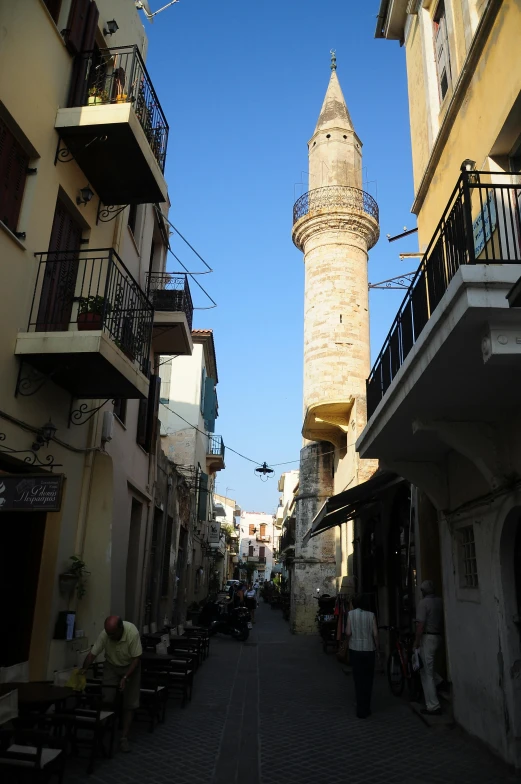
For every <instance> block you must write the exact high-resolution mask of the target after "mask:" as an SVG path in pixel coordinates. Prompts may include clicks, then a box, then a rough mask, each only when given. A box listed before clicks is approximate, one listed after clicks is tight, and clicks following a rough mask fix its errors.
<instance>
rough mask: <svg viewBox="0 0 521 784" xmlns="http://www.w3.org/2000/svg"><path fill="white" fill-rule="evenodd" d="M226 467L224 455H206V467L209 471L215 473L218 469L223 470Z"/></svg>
mask: <svg viewBox="0 0 521 784" xmlns="http://www.w3.org/2000/svg"><path fill="white" fill-rule="evenodd" d="M225 468H226V466H225V465H224V455H206V469H207V471H208V473H210V474H215V472H216V471H223V470H224V469H225Z"/></svg>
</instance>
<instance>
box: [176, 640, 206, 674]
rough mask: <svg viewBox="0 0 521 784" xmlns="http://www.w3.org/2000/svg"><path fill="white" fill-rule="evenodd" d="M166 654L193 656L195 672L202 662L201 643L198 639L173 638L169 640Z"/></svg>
mask: <svg viewBox="0 0 521 784" xmlns="http://www.w3.org/2000/svg"><path fill="white" fill-rule="evenodd" d="M168 653H172V654H175V655H178V654H182V655H186V654H191V655H193V656H194V658H195V662H194V666H195V669H196V670H197V668H198V667H199V665H200V664H201V663H202V661H203V641H202V640H201V639H200V638H199V637H175V638H173V639H171V640H170V646H169V648H168Z"/></svg>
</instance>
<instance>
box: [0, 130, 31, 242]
mask: <svg viewBox="0 0 521 784" xmlns="http://www.w3.org/2000/svg"><path fill="white" fill-rule="evenodd" d="M28 165H29V156H28V155H27V153H26V152H25V150H24V149H23V147H22V146H21V145H20V144H19V142H18V141H17V139H16V138H15V137H14V136H13V134H12V133H11V131H10V130H9V128H8V127H7V125H6V124H5V123H4V122H3V121H2V120H1V119H0V220H1V221H2V222H3V223H5V225H6V226H7V227H8V228H9V229H11V231H16V229H17V227H18V217H19V215H20V208H21V206H22V197H23V194H24V188H25V179H26V177H27V166H28Z"/></svg>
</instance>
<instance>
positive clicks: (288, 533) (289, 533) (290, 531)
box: [279, 526, 295, 553]
mask: <svg viewBox="0 0 521 784" xmlns="http://www.w3.org/2000/svg"><path fill="white" fill-rule="evenodd" d="M290 547H295V528H294V526H292V527H291V528H284V530H283V531H282V534H281V537H280V539H279V552H280V553H283V552H284V551H285V550H288V549H289V548H290Z"/></svg>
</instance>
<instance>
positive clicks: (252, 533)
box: [249, 523, 255, 536]
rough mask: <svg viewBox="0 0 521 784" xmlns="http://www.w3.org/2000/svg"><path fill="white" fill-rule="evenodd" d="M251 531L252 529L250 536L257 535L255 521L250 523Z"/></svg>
mask: <svg viewBox="0 0 521 784" xmlns="http://www.w3.org/2000/svg"><path fill="white" fill-rule="evenodd" d="M249 531H250V536H255V525H254V523H250V528H249Z"/></svg>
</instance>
